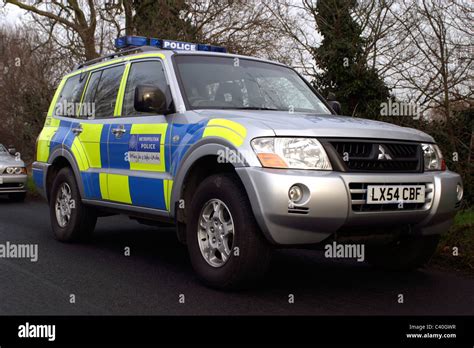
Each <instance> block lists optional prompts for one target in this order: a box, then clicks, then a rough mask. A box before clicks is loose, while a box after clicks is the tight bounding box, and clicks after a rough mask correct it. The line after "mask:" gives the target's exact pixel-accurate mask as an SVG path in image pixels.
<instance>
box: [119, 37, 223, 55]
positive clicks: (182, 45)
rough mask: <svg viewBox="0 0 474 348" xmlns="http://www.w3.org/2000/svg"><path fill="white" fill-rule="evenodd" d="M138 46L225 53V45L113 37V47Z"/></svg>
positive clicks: (121, 48) (120, 48)
mask: <svg viewBox="0 0 474 348" xmlns="http://www.w3.org/2000/svg"><path fill="white" fill-rule="evenodd" d="M140 46H152V47H158V48H161V49H165V50H181V51H207V52H222V53H226V52H227V50H226V48H225V47H220V46H212V45H204V44H196V43H192V42H183V41H174V40H163V39H156V38H147V37H144V36H131V35H128V36H122V37H119V38H117V39H115V48H117V49H118V50H123V49H126V48H134V47H140Z"/></svg>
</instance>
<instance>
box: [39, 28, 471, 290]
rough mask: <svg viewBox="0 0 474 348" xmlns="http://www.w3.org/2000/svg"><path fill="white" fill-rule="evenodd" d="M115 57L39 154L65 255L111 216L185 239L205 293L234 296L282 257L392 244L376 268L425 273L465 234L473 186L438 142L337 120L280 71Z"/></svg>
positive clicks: (146, 47)
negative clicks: (350, 245) (441, 243)
mask: <svg viewBox="0 0 474 348" xmlns="http://www.w3.org/2000/svg"><path fill="white" fill-rule="evenodd" d="M116 45H117V47H118V48H120V49H122V51H119V52H118V53H115V54H112V55H109V56H106V57H102V58H99V59H97V60H94V61H90V62H87V63H85V64H83V65H81V66H79V67H77V68H76V69H75V70H74V71H73V72H72V73H70V74H69V75H67V76H65V77H64V79H63V80H62V82H61V84H60V86H59V88H58V90H57V92H56V94H55V96H54V99H53V100H52V103H51V106H50V108H49V112H48V115H47V118H46V121H45V125H44V128H43V130H42V132H41V134H40V135H39V138H38V142H37V158H36V162H35V163H34V165H33V173H34V180H35V182H36V185H37V186H38V188H39V189H40V190H41V191H42V192H43V193H44V195H45V196H46V197H47V199H48V201H49V205H50V213H51V222H52V228H53V231H54V234H55V236H56V238H57V239H59V240H61V241H73V240H77V239H81V238H84V237H86V236H88V235H89V234H90V233H91V232H92V231H93V230H94V227H95V224H96V220H97V217H98V216H103V215H104V214H107V213H108V214H110V213H111V212H112V213H123V214H126V215H129V216H130V217H133V218H134V219H137V220H138V221H140V222H144V223H152V222H154V221H159V222H165V223H173V224H175V225H176V230H177V235H178V238H179V240H180V241H182V242H183V243H186V244H187V247H188V250H189V255H190V259H191V263H192V265H193V267H194V269H195V270H196V272H197V274H198V275H199V277H200V278H201V279H202V280H204V281H205V282H206V283H208V284H210V285H212V286H216V287H221V288H231V287H238V286H242V285H243V284H248V283H249V282H252V281H253V280H255V279H257V278H258V277H260V276H261V275H262V274H263V273H264V271H265V269H266V268H267V266H268V264H269V260H270V256H271V249H272V248H273V247H275V246H292V247H294V246H308V245H311V246H313V245H318V244H319V245H321V244H322V243H323V244H324V243H327V242H328V241H340V242H344V241H345V242H346V243H347V241H348V240H362V241H364V242H368V241H375V240H379V239H380V240H381V241H380V242H378V243H376V242H373V243H370V244H367V251H366V260H367V261H368V262H369V263H371V264H373V265H375V266H379V267H383V268H387V269H413V268H417V267H419V266H421V265H423V264H424V263H426V262H427V261H428V260H429V258H430V256H431V255H432V254H433V252H434V250H435V248H436V245H437V242H438V238H439V235H440V234H441V233H443V232H445V231H447V230H448V228H449V226H450V225H451V223H452V220H453V216H454V214H455V212H456V209H457V208H458V207H459V204H460V201H461V199H462V183H461V179H460V176H459V175H458V174H456V173H453V172H451V171H449V170H447V169H446V165H445V162H444V161H443V158H442V155H441V153H440V150H439V148H438V146H437V145H436V144H435V141H434V140H433V138H432V137H430V136H429V135H427V134H425V133H422V132H420V131H417V130H414V129H409V128H403V127H399V126H395V125H392V124H388V123H383V122H376V121H371V120H366V119H359V118H351V117H344V116H338V115H336V112H335V111H334V110H333V108H332V107H331V104H330V103H328V102H327V101H325V100H324V99H323V98H322V97H321V96H320V95H319V94H318V93H317V92H316V91H315V90H313V88H312V87H311V86H310V84H309V83H308V82H307V81H306V80H304V79H303V78H302V77H301V76H300V75H299V74H298V73H297V72H296V71H295V70H293V69H292V68H290V67H288V66H285V65H282V64H279V63H275V62H270V61H266V60H262V59H256V58H251V57H245V56H238V55H234V54H228V53H225V50H224V49H222V48H219V47H214V46H208V45H200V44H191V43H183V42H175V41H168V40H158V39H149V38H143V37H132V36H128V37H122V38H119V39H117V41H116ZM334 109H335V108H334ZM381 237H386V238H381Z"/></svg>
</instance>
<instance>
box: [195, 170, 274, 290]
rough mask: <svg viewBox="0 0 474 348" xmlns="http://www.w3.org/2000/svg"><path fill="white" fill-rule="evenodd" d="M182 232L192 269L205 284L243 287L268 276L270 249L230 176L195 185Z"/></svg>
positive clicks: (208, 179) (246, 202)
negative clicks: (184, 229)
mask: <svg viewBox="0 0 474 348" xmlns="http://www.w3.org/2000/svg"><path fill="white" fill-rule="evenodd" d="M186 228H187V229H186V234H187V235H186V240H187V246H188V251H189V255H190V258H191V263H192V265H193V267H194V269H195V271H196V273H197V274H198V276H199V277H200V279H201V280H203V281H204V282H205V283H206V284H208V285H210V286H213V287H217V288H222V289H232V288H242V287H247V286H248V285H250V284H252V283H253V282H255V281H256V280H258V279H260V278H261V277H262V276H263V275H264V273H265V271H266V270H267V268H268V265H269V262H270V257H271V246H270V245H269V244H268V243H267V241H266V240H265V238H264V237H263V235H262V233H261V231H260V230H259V228H258V224H257V222H256V221H255V218H254V216H253V212H252V209H251V207H250V203H249V201H248V198H247V195H246V193H245V190H244V188H243V187H242V185H241V183H240V181H239V180H238V178H237V177H236V176H235V175H231V174H221V175H213V176H211V177H209V178H207V179H205V180H204V181H203V182H202V183H201V184H200V185H199V187H198V189H197V190H196V193H195V194H194V197H193V199H192V202H191V207H190V215H189V217H188V223H187V226H186Z"/></svg>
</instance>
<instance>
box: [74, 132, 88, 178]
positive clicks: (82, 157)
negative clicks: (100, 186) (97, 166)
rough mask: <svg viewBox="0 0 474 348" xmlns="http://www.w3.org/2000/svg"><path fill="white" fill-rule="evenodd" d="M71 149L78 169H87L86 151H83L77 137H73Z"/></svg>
mask: <svg viewBox="0 0 474 348" xmlns="http://www.w3.org/2000/svg"><path fill="white" fill-rule="evenodd" d="M71 151H72V154H73V155H74V158H75V159H76V163H77V166H78V167H79V170H80V171H81V172H83V171H86V170H87V169H89V162H88V161H87V156H86V153H85V152H84V149H83V148H82V145H81V143H80V141H79V139H78V138H74V141H73V142H72V146H71Z"/></svg>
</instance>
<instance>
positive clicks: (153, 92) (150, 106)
mask: <svg viewBox="0 0 474 348" xmlns="http://www.w3.org/2000/svg"><path fill="white" fill-rule="evenodd" d="M133 105H134V107H135V110H137V111H140V112H151V113H156V114H160V115H166V114H169V113H170V108H169V107H168V102H167V98H166V95H165V93H164V92H163V91H162V90H161V89H160V88H159V87H156V86H152V85H138V86H137V87H136V88H135V100H134V103H133Z"/></svg>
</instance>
